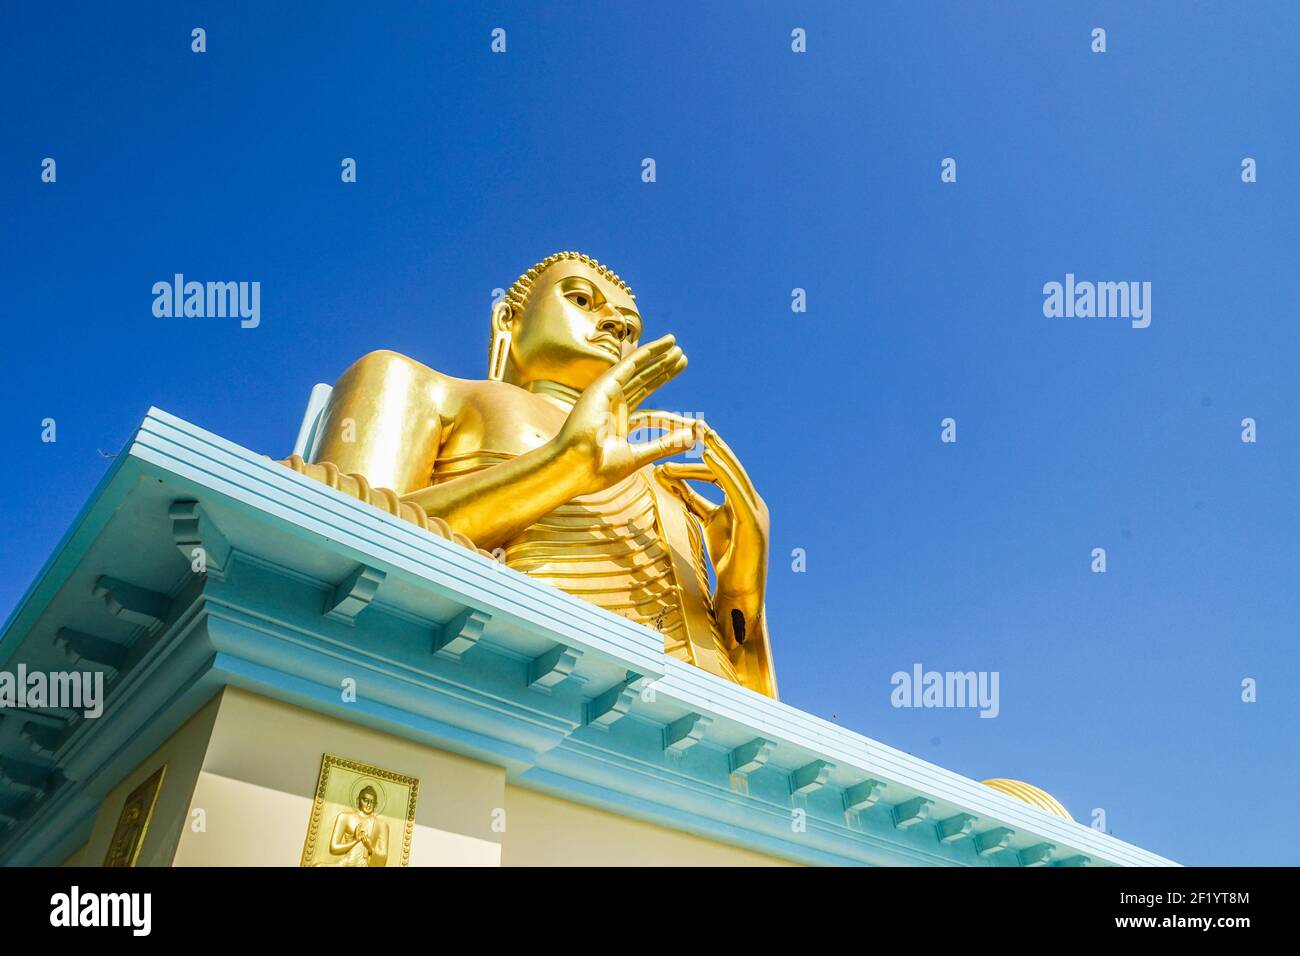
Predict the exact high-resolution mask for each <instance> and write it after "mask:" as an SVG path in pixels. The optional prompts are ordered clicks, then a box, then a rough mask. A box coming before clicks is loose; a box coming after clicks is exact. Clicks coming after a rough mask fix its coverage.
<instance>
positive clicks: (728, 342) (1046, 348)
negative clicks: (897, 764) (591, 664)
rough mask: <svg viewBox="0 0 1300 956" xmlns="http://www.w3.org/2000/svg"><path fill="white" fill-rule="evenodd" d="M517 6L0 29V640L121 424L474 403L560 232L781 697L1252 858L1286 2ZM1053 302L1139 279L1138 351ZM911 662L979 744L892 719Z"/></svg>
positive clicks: (1268, 818)
mask: <svg viewBox="0 0 1300 956" xmlns="http://www.w3.org/2000/svg"><path fill="white" fill-rule="evenodd" d="M547 6H548V10H547V11H546V12H535V11H534V12H527V11H525V10H524V9H523V8H522V5H520V4H508V5H507V4H496V5H494V4H458V5H456V6H455V7H451V6H447V7H445V8H444V7H441V6H435V5H433V4H426V3H419V4H416V3H405V4H398V3H362V4H357V3H346V4H328V3H325V4H317V3H311V4H307V3H303V4H289V3H251V2H242V3H223V4H197V3H174V2H173V3H156V4H108V5H105V4H89V3H87V4H83V5H59V7H58V12H57V13H56V12H54V8H53V7H51V6H50V5H49V4H43V3H40V4H38V3H22V4H19V3H6V4H5V5H4V10H3V12H0V131H2V138H0V230H2V232H0V236H2V237H3V239H2V241H3V248H2V249H0V262H3V267H2V268H0V308H2V309H3V329H4V354H5V359H4V374H3V376H2V380H0V400H2V402H3V409H4V415H3V416H0V439H2V440H3V445H2V447H3V448H4V449H5V450H6V452H7V456H8V457H7V467H6V469H5V477H4V481H3V491H0V495H2V496H3V514H4V526H3V535H4V548H3V550H2V551H0V613H3V614H6V615H7V613H8V612H9V610H10V609H11V608H12V607H13V605H14V604H15V603H16V602H17V600H18V599H19V597H20V596H21V594H22V593H23V591H24V590H25V589H26V587H27V586H28V584H29V583H30V582H31V580H32V578H33V577H34V575H35V574H36V572H37V571H38V569H39V568H40V566H41V565H42V563H43V562H44V561H45V559H46V557H47V556H48V554H49V553H50V551H51V549H52V548H53V547H54V546H55V544H56V543H57V542H58V540H59V538H60V537H61V535H62V534H63V533H64V531H65V530H66V529H67V527H68V525H69V523H70V522H71V520H72V519H73V517H74V516H75V514H76V513H77V511H78V510H79V509H80V507H81V506H82V504H83V502H84V501H85V500H86V498H87V497H88V495H89V494H90V492H91V490H92V489H93V487H94V486H95V484H96V482H97V481H98V480H99V478H100V477H101V476H102V475H103V473H104V471H105V469H106V468H107V467H108V462H107V461H106V460H105V458H103V457H101V455H100V454H99V453H98V451H97V449H102V450H103V451H105V452H110V453H111V452H115V451H117V450H118V449H119V448H120V446H121V445H122V444H123V443H124V442H125V441H126V440H127V438H128V437H129V436H130V435H131V433H132V431H133V429H134V428H135V427H136V425H137V424H138V422H139V420H140V419H141V417H142V415H143V413H144V411H145V409H146V408H147V407H148V406H149V405H151V404H155V405H158V406H160V407H162V408H164V409H166V410H168V411H170V412H172V413H175V414H177V415H180V416H181V417H183V418H186V419H188V420H190V421H192V422H195V423H196V424H198V425H201V426H203V427H205V428H208V429H211V430H213V431H216V432H218V433H220V434H222V435H224V436H226V437H228V438H230V439H232V440H234V441H237V442H239V443H241V444H243V445H245V446H247V447H249V448H252V449H256V450H258V451H260V452H266V453H268V454H271V455H274V456H283V455H285V454H287V453H288V451H289V449H290V445H291V443H292V441H293V437H294V434H295V432H296V429H297V424H298V420H299V417H300V414H301V411H302V408H303V405H304V402H305V400H306V398H307V394H308V392H309V390H310V388H311V386H312V385H313V384H314V383H316V382H319V381H333V380H334V379H335V378H336V377H337V375H338V374H339V373H340V372H342V370H343V369H344V368H345V367H346V366H347V365H348V364H349V363H350V362H351V361H352V360H354V359H355V358H357V357H358V356H360V355H361V354H363V353H365V352H366V351H369V350H371V349H375V348H392V349H397V350H399V351H402V352H405V353H407V354H410V355H412V356H415V357H417V358H419V359H421V360H423V361H425V362H426V363H428V364H430V365H433V366H435V367H437V368H439V369H442V370H444V371H446V372H449V373H451V374H454V375H459V376H480V375H482V374H483V371H484V365H485V352H486V338H487V325H486V323H487V317H488V308H489V304H490V297H491V293H492V290H493V289H494V288H495V287H498V286H506V285H508V284H509V283H510V282H511V281H512V280H513V279H514V277H515V276H516V275H517V274H518V273H519V272H520V271H521V270H522V269H523V268H525V267H527V266H529V265H531V264H532V263H533V262H534V261H535V260H537V259H539V258H541V257H542V256H544V255H546V254H548V253H550V252H553V251H556V250H560V249H571V248H576V249H579V250H582V251H585V252H588V253H589V254H591V255H593V256H595V257H597V258H599V259H601V260H602V261H607V262H609V263H610V264H611V265H612V266H613V268H614V269H615V270H616V271H618V272H619V273H620V274H621V275H622V276H624V277H625V278H626V279H627V280H628V281H629V282H630V283H631V285H632V287H633V289H634V291H635V292H636V293H637V295H638V300H639V303H640V305H641V307H642V309H643V312H644V318H645V322H646V326H647V331H648V333H651V334H658V333H660V332H662V331H672V332H675V333H676V334H677V335H678V338H679V341H680V342H681V344H682V345H683V347H684V349H685V350H686V353H687V354H688V356H689V357H690V360H691V365H690V368H689V369H688V370H687V371H686V372H685V373H684V374H683V375H682V376H681V377H680V378H679V379H678V380H677V381H675V382H673V383H672V384H671V385H670V386H669V387H668V388H667V389H665V390H664V392H663V393H661V396H660V398H659V399H658V400H657V401H656V402H655V403H653V404H657V405H659V406H661V407H667V408H674V409H679V410H691V411H696V410H698V411H702V412H704V413H705V414H706V415H707V417H708V419H709V421H710V422H711V424H713V425H714V426H715V427H716V428H717V429H718V430H719V431H720V432H721V433H722V434H723V436H724V437H725V438H726V439H727V441H728V442H729V443H730V445H731V446H732V447H733V448H734V449H735V450H736V451H737V453H738V454H739V455H740V456H741V457H742V459H743V460H744V461H745V462H746V464H747V466H748V469H749V471H750V473H751V475H752V476H753V478H754V481H755V482H756V484H757V485H758V487H759V490H760V491H761V492H762V493H763V494H764V496H765V498H766V499H767V501H768V503H769V505H770V507H771V510H772V512H773V517H774V529H773V533H774V541H773V558H772V570H771V582H770V592H769V602H768V608H769V611H768V614H769V621H770V624H771V629H772V632H773V641H774V644H775V652H776V656H777V665H778V674H779V677H780V681H781V688H782V696H783V697H784V699H785V700H786V701H788V702H789V703H791V704H794V705H796V706H798V707H802V708H804V709H807V710H809V711H812V712H814V713H817V714H819V715H822V716H824V717H828V718H833V719H834V720H836V721H837V722H839V723H841V724H843V725H845V726H847V727H850V728H853V729H854V730H857V731H860V732H862V733H864V734H867V735H868V736H871V737H873V738H876V739H878V740H881V741H884V742H886V743H889V744H891V745H893V746H896V747H899V748H901V749H904V750H907V751H910V752H911V753H914V754H916V755H918V756H921V757H924V758H926V759H929V760H932V761H934V762H936V763H939V764H941V765H943V766H946V767H949V768H952V769H954V770H956V771H959V772H961V773H964V774H968V775H970V776H973V777H976V778H984V777H990V776H1009V777H1017V778H1021V779H1025V780H1028V781H1030V782H1032V783H1035V784H1037V785H1039V786H1041V787H1043V788H1044V789H1046V790H1048V791H1050V792H1051V793H1053V794H1055V795H1056V796H1057V797H1058V798H1060V799H1061V800H1062V801H1063V802H1064V803H1065V804H1066V806H1067V807H1068V808H1069V809H1070V810H1071V811H1072V812H1073V814H1074V816H1075V817H1076V818H1077V819H1080V820H1082V821H1084V822H1087V821H1088V820H1089V819H1090V814H1091V810H1092V808H1094V807H1101V808H1104V809H1105V811H1106V814H1107V822H1108V824H1109V829H1110V830H1111V831H1112V832H1114V833H1115V834H1117V835H1118V836H1120V837H1121V838H1124V839H1128V840H1132V841H1134V842H1137V843H1139V844H1141V845H1143V846H1146V847H1148V848H1150V849H1152V850H1154V851H1156V852H1159V853H1162V854H1165V855H1167V856H1170V857H1173V858H1175V859H1177V860H1179V861H1182V862H1185V863H1190V864H1212V863H1247V864H1250V863H1272V864H1296V863H1300V849H1298V846H1297V839H1296V837H1295V836H1294V826H1293V821H1294V816H1295V801H1296V797H1297V790H1300V787H1297V776H1298V775H1300V742H1298V741H1300V733H1298V731H1300V704H1298V703H1297V701H1298V699H1300V693H1298V692H1300V687H1297V683H1298V680H1297V667H1296V662H1297V631H1298V625H1300V589H1298V588H1297V570H1298V568H1300V560H1298V559H1300V535H1298V534H1297V531H1298V530H1300V520H1298V514H1297V497H1296V492H1297V477H1298V476H1300V468H1298V467H1297V465H1300V423H1297V418H1296V415H1297V408H1298V407H1300V403H1298V402H1297V397H1298V395H1297V392H1298V387H1297V385H1298V376H1297V366H1298V364H1300V363H1298V362H1297V355H1298V354H1300V352H1298V348H1297V347H1298V346H1300V342H1298V341H1297V323H1296V319H1297V303H1298V302H1300V295H1298V292H1300V287H1298V285H1300V284H1298V281H1297V261H1298V257H1297V251H1298V243H1297V217H1296V213H1297V206H1296V202H1295V200H1296V185H1295V144H1296V142H1297V132H1298V130H1297V122H1298V120H1300V108H1298V107H1300V103H1298V102H1297V99H1298V97H1297V85H1298V84H1297V66H1296V64H1297V62H1298V61H1300V56H1298V55H1297V54H1298V52H1300V51H1298V50H1297V47H1298V46H1300V44H1298V42H1297V37H1298V36H1300V14H1298V13H1297V10H1298V9H1300V8H1298V7H1297V6H1296V4H1294V3H1289V2H1288V3H1255V4H1249V5H1244V6H1243V5H1241V4H1229V3H1221V4H1206V3H1194V4H1193V3H1144V4H1130V3H1108V4H1107V3H1028V2H1026V3H1022V4H1015V5H1013V4H987V5H985V4H970V3H948V4H934V3H901V2H900V3H879V2H873V3H871V4H812V5H810V6H808V7H807V8H804V9H801V8H799V7H798V6H797V5H791V4H781V5H779V7H778V5H776V4H746V5H745V8H744V12H743V13H742V12H740V11H739V10H737V11H736V12H731V13H724V12H720V11H713V10H709V11H701V10H698V9H695V8H694V7H693V6H687V5H684V4H683V5H677V4H673V5H669V7H670V8H669V9H667V10H657V9H655V5H646V4H635V5H634V4H596V3H590V4H581V5H578V6H577V7H576V8H574V10H573V12H572V13H562V12H560V11H559V10H558V9H549V8H550V7H551V6H553V5H547ZM611 8H613V9H611ZM195 26H201V27H204V28H205V29H206V30H207V43H208V52H207V53H205V54H202V55H196V54H193V53H191V52H190V30H191V28H193V27H195ZM497 26H500V27H504V28H505V29H506V30H507V31H508V33H507V38H508V39H507V50H508V52H507V53H506V54H505V55H493V54H491V53H490V51H489V41H490V37H489V33H490V31H491V30H492V28H493V27H497ZM796 26H799V27H804V28H805V29H806V30H807V31H808V52H807V53H806V54H804V55H795V54H793V53H792V52H791V51H790V30H791V29H792V28H793V27H796ZM1097 26H1101V27H1104V28H1105V29H1106V30H1107V46H1108V50H1107V52H1106V53H1105V54H1093V53H1091V52H1090V49H1089V45H1090V31H1091V30H1092V28H1093V27H1097ZM47 156H49V157H54V158H55V159H56V160H57V163H58V181H57V183H56V184H53V185H46V184H42V183H41V182H40V163H41V160H42V159H43V158H44V157H47ZM346 156H350V157H355V158H356V160H357V162H358V182H357V183H355V184H352V185H345V184H343V183H342V182H341V181H340V175H339V173H340V160H341V159H342V158H343V157H346ZM1246 156H1250V157H1254V158H1255V159H1256V160H1257V162H1258V177H1259V181H1258V182H1257V183H1255V184H1251V185H1247V184H1244V183H1242V182H1241V179H1240V163H1241V160H1242V158H1243V157H1246ZM644 157H653V158H654V159H655V160H656V163H657V175H658V181H657V182H656V183H653V184H646V183H643V182H642V181H641V177H640V172H641V160H642V159H643V158H644ZM944 157H953V158H955V159H956V160H957V162H958V181H957V182H956V183H955V184H943V183H941V182H940V179H939V172H940V162H941V160H942V159H943V158H944ZM176 272H182V273H184V274H185V275H186V276H188V277H190V278H194V279H200V280H250V281H251V280H257V281H260V282H261V283H262V319H261V326H260V327H259V328H257V329H253V330H241V329H240V328H238V326H237V323H235V322H234V321H231V320H215V319H214V320H199V319H189V320H186V319H157V318H155V317H154V316H153V314H152V311H151V306H152V301H153V298H152V295H151V292H150V289H151V286H152V285H153V283H154V282H156V281H159V280H164V279H170V277H171V276H172V274H173V273H176ZM1067 272H1073V273H1075V274H1076V275H1077V276H1078V277H1079V278H1080V279H1092V280H1116V281H1118V280H1138V281H1149V282H1151V283H1152V286H1153V291H1152V323H1151V327H1150V328H1148V329H1145V330H1137V329H1132V328H1131V327H1130V326H1129V324H1128V323H1127V322H1124V321H1120V320H1107V319H1063V318H1062V319H1049V318H1045V317H1044V315H1043V311H1042V304H1043V294H1042V291H1041V290H1042V286H1043V284H1044V283H1045V282H1048V281H1052V280H1056V281H1061V280H1063V279H1064V276H1065V274H1066V273H1067ZM796 286H798V287H803V288H805V289H807V294H808V311H807V313H806V314H802V315H796V314H793V313H792V312H791V310H790V292H791V289H792V288H793V287H796ZM948 416H951V417H953V418H955V419H956V420H957V422H958V442H957V443H956V444H955V445H944V444H941V443H940V441H939V431H940V429H939V422H940V420H941V419H943V418H945V417H948ZM1247 416H1250V417H1253V418H1255V419H1256V420H1257V422H1258V434H1259V440H1258V442H1257V443H1256V444H1253V445H1250V444H1243V443H1242V442H1241V440H1240V431H1241V427H1240V424H1239V423H1240V421H1241V419H1242V418H1244V417H1247ZM46 417H53V418H55V419H56V420H57V422H58V441H57V443H56V444H52V445H51V444H42V443H41V441H40V432H41V426H40V423H41V420H42V419H43V418H46ZM797 547H798V548H804V549H806V551H807V555H808V559H807V560H808V570H807V572H806V573H804V574H794V573H792V572H791V571H790V557H789V555H790V552H791V550H792V549H793V548H797ZM1094 547H1104V548H1105V549H1106V550H1107V556H1108V571H1107V573H1106V574H1104V575H1098V574H1093V573H1090V570H1089V563H1090V552H1091V550H1092V549H1093V548H1094ZM918 662H919V663H921V664H923V665H924V666H925V667H927V668H933V669H939V670H984V671H998V672H1000V675H1001V714H1000V716H999V717H998V718H997V719H994V720H987V719H979V718H978V717H977V715H976V713H975V712H974V711H970V710H901V709H894V708H892V707H891V706H890V702H889V695H890V690H891V687H890V683H889V678H890V675H891V674H893V673H894V672H895V671H897V670H908V669H910V668H911V666H912V665H913V664H914V663H918ZM1244 677H1254V678H1256V679H1257V680H1258V686H1259V701H1258V703H1255V704H1249V705H1248V704H1244V703H1242V702H1241V701H1240V685H1241V681H1242V679H1243V678H1244Z"/></svg>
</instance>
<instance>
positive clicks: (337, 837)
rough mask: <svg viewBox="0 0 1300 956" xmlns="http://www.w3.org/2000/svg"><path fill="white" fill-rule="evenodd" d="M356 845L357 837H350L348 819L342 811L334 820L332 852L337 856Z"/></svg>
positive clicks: (331, 842) (331, 839)
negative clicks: (348, 834) (348, 835)
mask: <svg viewBox="0 0 1300 956" xmlns="http://www.w3.org/2000/svg"><path fill="white" fill-rule="evenodd" d="M356 845H357V841H356V839H355V838H353V839H351V840H349V839H348V837H347V819H346V818H345V817H344V815H343V814H341V813H340V814H339V815H338V817H337V818H335V820H334V832H333V833H332V834H331V835H330V853H332V854H334V855H335V856H343V854H345V853H347V852H348V851H349V850H351V849H352V848H353V847H354V846H356Z"/></svg>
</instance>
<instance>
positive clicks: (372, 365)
mask: <svg viewBox="0 0 1300 956" xmlns="http://www.w3.org/2000/svg"><path fill="white" fill-rule="evenodd" d="M344 378H345V379H351V380H360V381H363V382H371V383H373V382H380V381H382V382H396V381H400V382H402V383H403V384H404V385H406V386H414V387H416V388H419V387H423V386H429V387H432V388H434V389H435V390H436V392H437V393H438V394H439V396H441V397H443V398H445V399H452V400H457V401H461V402H469V403H474V402H477V401H480V400H484V399H486V400H489V401H502V400H509V398H510V397H513V396H514V395H516V394H518V395H522V396H524V397H528V393H527V392H525V391H524V390H523V389H521V388H518V387H517V386H515V385H510V384H507V383H506V382H496V381H492V380H490V379H468V378H457V377H456V376H454V375H448V374H447V373H446V372H441V371H439V370H438V369H436V368H432V367H431V366H429V365H426V364H425V363H423V362H420V361H418V360H416V359H413V358H411V357H410V356H409V355H403V354H402V353H401V352H395V351H393V350H392V349H376V350H375V351H373V352H367V353H366V354H365V355H363V356H361V358H359V359H357V361H356V362H354V363H353V364H352V366H351V368H349V369H348V370H347V372H345V373H344Z"/></svg>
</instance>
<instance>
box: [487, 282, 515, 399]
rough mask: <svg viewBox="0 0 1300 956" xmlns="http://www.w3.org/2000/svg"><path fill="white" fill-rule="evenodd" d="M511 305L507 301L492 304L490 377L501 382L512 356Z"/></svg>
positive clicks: (489, 352) (489, 354) (489, 355)
mask: <svg viewBox="0 0 1300 956" xmlns="http://www.w3.org/2000/svg"><path fill="white" fill-rule="evenodd" d="M510 314H511V310H510V305H509V303H507V302H505V301H501V302H498V303H497V304H496V305H494V306H492V348H491V349H490V350H489V351H488V378H490V379H491V380H492V381H494V382H501V381H504V380H505V377H506V360H507V359H509V358H510Z"/></svg>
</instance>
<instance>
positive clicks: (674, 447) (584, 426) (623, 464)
mask: <svg viewBox="0 0 1300 956" xmlns="http://www.w3.org/2000/svg"><path fill="white" fill-rule="evenodd" d="M684 368H686V356H685V355H683V354H682V350H681V349H680V348H678V347H677V344H676V340H675V339H674V338H673V337H672V336H671V335H665V336H664V337H663V338H661V339H656V340H655V341H653V342H650V343H648V344H646V345H643V346H641V347H640V348H639V349H637V350H636V351H635V352H633V353H632V354H631V355H628V356H626V357H625V358H623V359H622V360H620V361H619V362H618V363H616V364H615V365H614V366H612V367H611V368H610V369H608V370H607V371H606V372H604V373H603V374H602V375H601V376H600V377H599V378H597V379H596V380H595V381H594V382H592V383H591V384H590V385H589V386H587V388H586V390H584V391H583V393H582V396H581V397H580V398H579V399H578V401H577V402H576V403H575V404H574V406H573V410H572V411H571V412H570V413H569V417H568V419H567V420H566V421H565V422H564V425H563V426H562V427H561V428H560V431H559V434H558V435H556V436H555V438H554V442H555V443H556V445H557V447H558V449H559V451H560V453H561V455H562V456H563V458H564V460H565V461H566V462H567V463H568V465H569V467H570V468H571V469H572V470H573V474H574V477H575V479H576V480H577V481H578V483H579V485H580V486H581V487H582V492H581V493H583V494H591V493H593V492H597V491H602V490H604V489H605V488H608V487H610V486H611V485H613V484H615V483H617V482H619V481H621V480H622V479H624V478H626V477H627V476H628V475H630V474H632V472H634V471H636V470H637V469H638V468H641V467H643V466H645V465H649V464H652V463H653V462H656V461H658V460H659V459H660V458H667V457H670V456H672V455H677V454H680V453H682V452H684V451H686V450H687V449H688V448H691V447H692V446H693V445H694V444H695V442H696V441H697V431H698V426H697V425H696V424H695V423H690V424H687V425H685V426H683V427H680V428H676V429H674V430H673V431H671V432H669V433H668V434H666V435H662V436H661V437H659V438H656V439H654V440H653V441H648V442H644V443H638V444H632V443H631V442H629V441H628V437H627V436H628V417H629V409H630V400H631V401H636V402H640V401H641V400H643V399H644V398H645V397H646V396H648V395H649V394H650V393H651V392H653V391H654V390H655V389H657V388H659V387H660V386H661V385H663V384H664V383H665V382H667V381H668V380H669V379H671V378H673V376H675V375H677V374H678V373H679V372H681V371H682V369H684Z"/></svg>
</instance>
